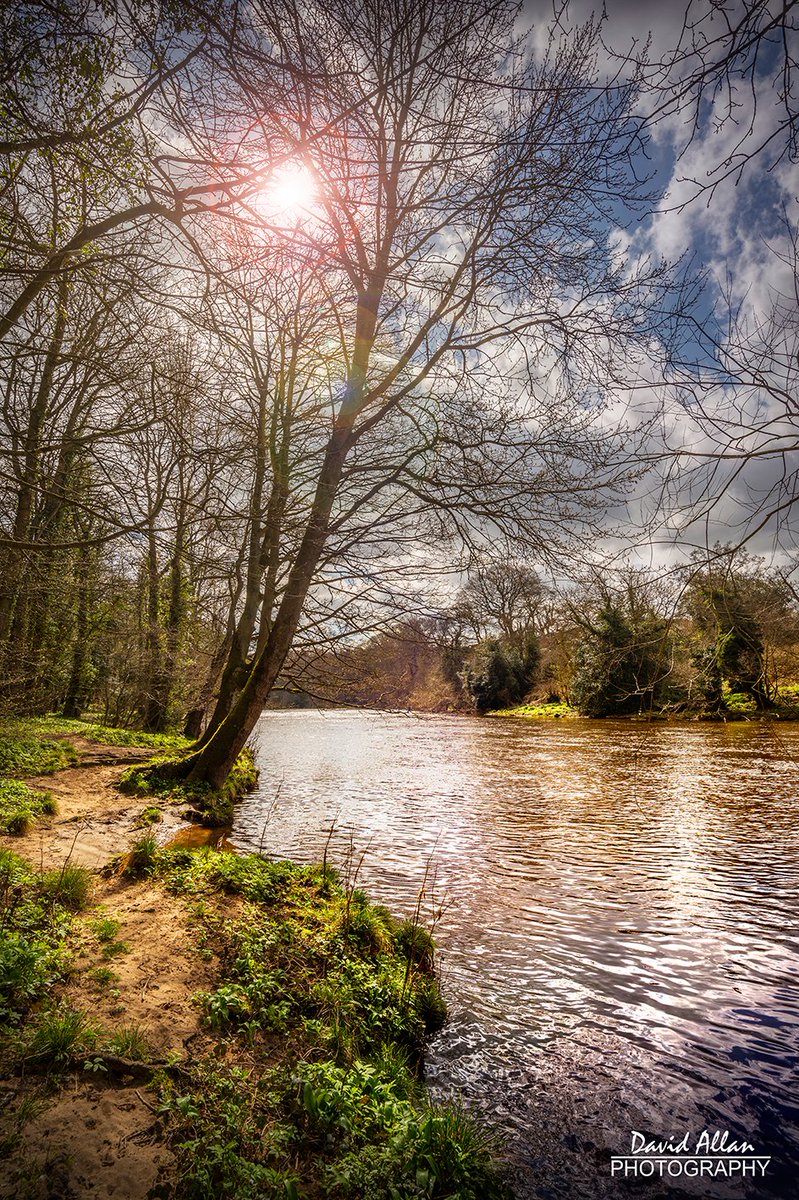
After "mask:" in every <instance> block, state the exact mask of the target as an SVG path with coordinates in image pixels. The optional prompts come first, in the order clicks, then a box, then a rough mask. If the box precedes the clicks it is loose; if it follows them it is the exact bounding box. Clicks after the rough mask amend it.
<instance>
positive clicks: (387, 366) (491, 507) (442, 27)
mask: <svg viewBox="0 0 799 1200" xmlns="http://www.w3.org/2000/svg"><path fill="white" fill-rule="evenodd" d="M514 11H515V10H513V9H512V8H511V7H510V6H508V7H504V6H497V5H495V4H484V3H482V0H473V2H471V3H469V4H467V5H466V6H465V7H462V8H461V9H459V10H458V12H457V13H454V12H453V11H452V10H451V9H450V8H449V7H446V8H442V6H440V5H438V4H433V3H427V2H426V0H403V2H402V3H399V4H397V5H395V6H393V7H391V8H390V9H388V8H385V7H384V6H382V5H377V4H374V5H372V4H368V5H364V6H359V7H358V8H356V9H354V10H345V9H344V7H343V6H342V7H339V6H335V7H334V8H333V9H330V8H327V9H325V10H324V11H322V10H319V9H315V8H313V7H305V8H303V9H302V10H299V9H298V10H295V11H293V12H292V14H291V19H286V14H285V13H282V14H281V17H280V20H279V21H278V20H276V19H275V17H274V14H273V11H272V10H271V9H270V8H267V6H265V5H254V6H253V9H252V14H253V15H252V20H253V22H254V23H255V24H256V25H257V26H258V28H259V29H260V30H264V29H265V30H267V31H268V33H269V36H270V38H271V39H272V41H273V42H274V43H275V44H277V45H278V46H279V47H280V61H281V62H282V63H285V64H287V65H286V72H285V77H284V79H283V80H282V81H281V87H280V88H279V89H278V95H279V97H280V100H281V101H282V103H280V102H278V103H273V104H271V105H270V104H269V98H267V97H265V96H262V97H260V98H259V100H260V103H259V112H258V122H259V123H260V125H261V126H262V127H265V128H266V129H267V131H268V135H269V138H270V139H271V142H272V143H273V144H272V145H271V146H270V153H271V154H274V153H275V144H277V146H278V147H279V148H280V150H281V152H282V151H283V148H284V147H285V148H287V149H289V150H291V152H292V153H293V154H294V155H295V161H296V165H297V168H298V169H301V170H303V171H305V172H307V173H308V175H309V177H310V178H311V180H312V181H313V185H314V190H315V193H316V197H317V200H316V201H315V203H314V204H312V205H311V206H310V208H311V212H310V215H309V217H308V219H307V220H305V219H303V220H294V219H292V220H291V221H290V222H286V220H285V219H284V218H281V214H279V213H278V214H277V215H276V216H275V217H269V216H267V217H266V218H264V216H263V215H262V213H259V196H258V195H255V194H254V195H253V196H252V198H251V202H250V203H249V205H248V207H247V209H246V210H245V212H244V213H243V216H242V220H243V221H244V222H245V223H247V222H249V224H250V225H251V226H252V227H260V228H262V229H265V230H266V231H267V233H271V234H273V235H274V236H276V237H280V238H281V239H282V243H283V244H284V245H286V244H288V246H289V247H290V250H291V253H292V254H294V255H296V256H304V257H305V259H306V260H307V261H308V262H309V263H311V264H313V268H314V271H315V272H316V274H317V276H318V277H319V278H320V279H321V280H322V281H323V283H324V286H325V288H326V291H327V295H328V297H329V300H328V303H329V305H330V311H331V312H332V314H333V315H334V320H335V327H336V329H337V331H338V335H337V336H338V348H337V350H336V352H335V353H336V357H337V358H338V359H339V360H340V361H341V362H342V364H343V373H342V379H341V383H340V387H339V389H338V391H337V393H336V394H335V396H334V403H333V405H332V406H331V409H330V410H329V411H328V413H327V414H326V415H325V417H324V424H323V425H322V426H321V429H320V430H319V432H320V433H321V436H319V437H318V439H317V441H316V442H315V444H313V445H309V453H308V455H307V458H306V462H305V467H304V479H305V483H304V484H303V487H302V489H301V494H302V496H303V499H304V504H303V505H301V507H300V512H301V518H300V523H299V524H298V526H297V530H298V532H297V536H296V540H295V541H294V543H293V545H290V546H287V547H286V548H285V550H284V553H285V554H286V557H284V559H283V562H282V564H281V566H282V579H283V583H282V588H281V592H280V595H279V598H278V600H277V602H276V604H275V609H274V615H273V618H272V619H271V621H270V623H269V625H268V632H267V633H266V636H265V638H264V639H263V641H262V644H261V645H260V646H259V647H258V650H257V653H256V655H255V656H254V657H253V659H252V660H251V661H250V663H249V664H248V671H247V677H246V682H245V683H244V686H243V688H242V689H241V691H240V693H239V695H238V698H237V699H236V702H235V704H234V706H233V707H232V709H231V711H230V713H229V714H228V716H227V717H226V718H225V720H223V721H222V722H221V723H220V724H219V726H218V728H217V729H216V731H215V732H214V733H213V735H212V736H211V737H210V738H209V740H208V741H207V742H206V744H205V745H204V746H203V747H202V749H201V750H199V751H198V752H196V753H195V754H194V755H191V756H189V757H188V758H187V759H186V760H185V762H183V763H182V764H181V768H180V769H181V770H182V771H184V772H190V773H191V776H192V777H193V778H195V779H203V780H207V781H208V782H210V783H212V784H215V785H218V784H219V783H221V781H222V780H223V779H224V778H225V777H226V775H227V773H228V771H229V769H230V767H231V765H232V762H233V761H234V760H235V757H236V755H237V754H238V752H239V750H240V749H241V747H242V746H243V744H244V743H245V741H246V739H247V738H248V736H249V734H250V732H251V730H252V728H253V726H254V723H255V721H256V720H257V717H258V715H259V713H260V711H261V708H262V706H263V703H264V701H265V699H266V697H267V696H268V694H269V691H270V689H271V688H272V687H273V686H274V684H275V681H276V680H277V678H278V675H279V672H280V670H281V668H282V665H283V663H284V660H285V658H286V655H287V653H288V651H289V649H290V647H291V645H292V642H293V640H294V638H295V635H296V633H297V630H298V628H299V626H300V622H301V620H302V617H303V613H304V611H305V610H306V606H307V604H308V602H309V596H310V597H313V595H314V589H315V588H317V587H318V586H319V580H320V572H321V573H322V574H323V573H324V571H325V568H326V566H328V565H329V564H333V569H337V570H338V571H339V572H341V570H342V563H343V562H346V561H348V559H347V557H346V552H347V551H349V552H350V556H351V557H352V556H354V555H355V551H356V550H357V554H358V555H361V556H362V557H364V556H366V555H367V553H368V552H369V549H370V548H371V552H372V553H373V554H374V555H375V556H377V557H380V556H381V555H382V557H383V558H384V559H385V557H387V550H388V543H387V538H388V531H389V530H390V531H391V536H392V537H399V538H400V539H402V538H403V537H407V538H408V539H410V538H411V537H412V536H414V530H416V531H417V532H416V536H417V537H418V529H419V526H420V525H421V529H422V531H423V532H424V531H425V529H426V528H427V529H428V530H432V529H433V527H434V528H435V532H436V534H437V536H439V537H440V538H443V539H445V540H446V539H447V538H449V539H460V538H464V537H466V538H471V539H473V540H479V538H480V536H485V534H484V533H483V534H482V535H481V533H480V530H485V529H486V527H487V524H488V523H489V522H490V523H493V526H494V528H495V529H501V530H503V531H504V534H505V535H520V536H522V537H526V538H529V539H533V540H535V539H536V538H538V537H540V530H539V529H538V521H539V520H540V519H541V517H542V511H543V509H544V507H545V506H544V503H543V501H544V498H546V501H547V503H548V504H549V506H550V510H551V509H552V507H553V501H557V498H558V497H560V498H561V501H562V503H561V508H562V509H563V510H566V511H570V513H571V515H572V517H573V516H574V515H576V514H577V512H581V513H582V512H584V505H583V504H581V499H582V498H586V499H589V498H590V499H591V500H594V501H595V500H596V498H597V495H598V493H599V492H600V491H601V489H602V486H603V485H604V484H608V485H609V484H610V483H611V482H613V478H614V471H613V469H612V468H610V467H608V465H607V456H606V455H605V456H600V455H599V454H598V452H597V443H596V441H595V440H594V441H593V442H592V441H591V440H589V439H586V437H585V431H586V425H587V424H588V423H590V418H591V417H593V419H594V420H596V418H597V416H598V415H599V413H600V412H601V404H600V402H599V397H600V395H601V391H600V389H601V388H602V387H603V386H607V384H608V382H609V381H612V380H613V379H614V378H618V373H619V372H620V371H623V368H624V365H625V354H628V353H630V350H631V347H633V346H636V345H637V346H638V347H639V348H641V347H643V346H644V345H646V344H649V340H650V339H651V337H652V336H653V334H655V333H657V334H659V335H660V336H665V335H666V333H667V332H668V331H669V330H670V328H671V323H672V318H673V311H671V310H668V311H667V307H668V306H667V305H666V304H665V302H664V296H665V294H666V292H667V290H668V288H669V287H670V286H671V282H672V281H671V279H670V278H669V276H668V273H667V272H665V271H663V270H662V269H661V270H658V271H655V272H646V271H644V270H642V271H640V272H638V273H635V272H632V273H631V272H629V271H627V270H626V268H622V266H621V265H619V264H615V265H614V263H613V261H612V259H611V257H610V256H609V255H608V253H607V247H606V236H607V229H608V216H609V211H610V206H612V205H613V204H615V203H617V202H618V198H619V197H620V196H629V195H631V193H632V192H633V191H634V188H635V185H634V181H633V179H632V177H631V173H630V169H629V156H628V134H629V127H628V111H629V110H628V105H629V102H630V98H631V97H630V95H625V96H622V97H621V98H620V96H619V93H618V92H614V93H607V92H603V91H602V90H601V89H599V88H598V87H597V85H596V77H595V60H594V55H595V49H596V31H595V29H594V27H593V26H591V25H589V26H587V27H586V28H585V29H583V30H581V31H579V32H578V33H575V34H572V35H569V36H568V37H566V36H561V35H560V34H558V33H553V35H552V37H551V39H550V42H549V46H548V49H547V51H546V53H545V54H544V55H543V57H541V56H538V55H536V54H533V53H530V52H527V51H526V50H525V48H524V47H523V46H522V45H520V44H519V43H518V42H516V41H515V40H514V33H513V18H514ZM239 30H240V34H241V27H239ZM241 35H242V36H243V34H241ZM298 63H302V66H303V70H302V72H298V71H297V64H298ZM252 126H253V122H250V124H249V125H248V128H251V127H252ZM249 153H250V154H251V153H252V147H251V146H250V148H249ZM267 187H268V181H267ZM266 200H267V206H268V194H267V196H266ZM264 236H266V235H264ZM659 305H660V307H659ZM644 311H647V312H648V313H649V319H648V321H646V322H642V320H641V314H642V312H644ZM645 326H646V328H645ZM544 381H546V382H544ZM577 397H579V400H580V403H578V404H575V403H573V401H574V400H575V399H576V398H577ZM588 397H593V401H590V400H588V402H587V398H588ZM592 410H593V411H592ZM555 414H557V416H558V417H559V418H560V422H559V425H560V427H559V428H558V429H557V433H555V432H553V430H552V427H551V426H550V425H549V424H548V423H547V418H548V417H549V416H550V415H555ZM578 430H581V431H582V436H580V435H579V434H578ZM605 432H606V437H605V449H607V447H608V446H609V445H612V444H613V441H614V438H613V431H612V430H607V431H605ZM603 463H604V464H605V465H604V474H603V465H602V464H603ZM589 464H590V465H589ZM408 502H410V507H408ZM400 503H401V505H402V507H401V511H400V514H399V519H397V513H396V508H397V506H398V505H400ZM414 505H415V507H414ZM262 632H263V627H262Z"/></svg>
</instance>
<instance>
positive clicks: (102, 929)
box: [94, 917, 119, 942]
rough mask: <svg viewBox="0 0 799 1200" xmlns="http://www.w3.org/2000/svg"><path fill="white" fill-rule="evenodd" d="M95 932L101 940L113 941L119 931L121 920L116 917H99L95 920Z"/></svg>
mask: <svg viewBox="0 0 799 1200" xmlns="http://www.w3.org/2000/svg"><path fill="white" fill-rule="evenodd" d="M94 932H95V933H96V934H97V940H98V941H100V942H113V940H114V938H115V937H116V935H117V934H118V933H119V921H117V920H115V919H114V917H98V918H97V920H96V921H95V922H94Z"/></svg>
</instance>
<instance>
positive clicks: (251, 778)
mask: <svg viewBox="0 0 799 1200" xmlns="http://www.w3.org/2000/svg"><path fill="white" fill-rule="evenodd" d="M184 769H185V768H184V766H183V764H182V763H181V760H180V759H172V758H170V759H167V758H163V759H158V760H154V761H152V762H149V763H147V764H146V765H143V766H135V767H130V768H129V769H128V770H127V771H126V772H125V773H124V774H123V775H122V777H121V779H120V781H119V787H120V789H121V790H122V791H123V792H129V793H132V794H133V795H135V796H163V797H164V798H165V799H169V800H170V801H171V802H172V803H178V802H182V803H185V804H189V805H191V807H192V808H193V809H194V811H195V812H196V813H198V814H199V815H200V817H201V820H202V824H203V825H209V826H211V827H217V826H221V825H229V824H230V822H231V821H232V819H233V805H234V804H235V802H236V801H237V800H240V799H241V797H242V796H243V795H245V794H246V793H247V792H249V791H252V789H253V788H254V787H255V784H256V783H257V782H258V769H257V767H256V766H255V758H254V756H253V753H252V750H250V749H249V747H245V748H244V750H242V752H241V754H240V755H239V757H238V758H237V759H236V762H235V763H234V765H233V769H232V770H231V772H230V774H229V775H228V777H227V779H226V781H225V783H224V785H223V787H221V788H219V789H218V790H217V789H215V788H212V787H210V785H209V784H207V783H201V782H199V783H198V782H195V781H193V780H190V779H183V778H182V777H181V772H182V770H184Z"/></svg>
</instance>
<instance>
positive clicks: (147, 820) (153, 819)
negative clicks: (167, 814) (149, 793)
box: [138, 804, 164, 825]
mask: <svg viewBox="0 0 799 1200" xmlns="http://www.w3.org/2000/svg"><path fill="white" fill-rule="evenodd" d="M163 819H164V814H163V813H162V812H161V809H160V808H159V807H158V806H157V805H156V804H150V805H148V806H147V808H145V809H142V811H141V813H140V814H139V820H138V824H139V825H157V824H158V823H159V822H160V821H163Z"/></svg>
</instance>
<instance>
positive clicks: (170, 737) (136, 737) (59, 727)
mask: <svg viewBox="0 0 799 1200" xmlns="http://www.w3.org/2000/svg"><path fill="white" fill-rule="evenodd" d="M24 724H25V727H26V728H27V729H29V730H30V731H31V732H32V733H35V734H39V735H45V736H46V735H47V734H50V735H51V736H52V734H77V735H79V736H80V737H83V738H86V740H87V741H89V742H98V743H100V744H101V745H108V746H141V747H144V748H147V749H151V750H183V749H185V747H186V746H188V745H190V742H189V740H188V739H187V738H184V737H183V736H182V735H181V734H179V733H146V732H145V731H144V730H142V729H121V728H119V727H118V726H112V725H101V724H97V723H95V722H93V721H82V720H79V719H77V718H74V719H73V718H68V717H59V716H49V717H32V718H30V719H29V720H27V721H26V722H25V723H24Z"/></svg>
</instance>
